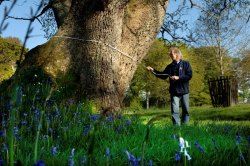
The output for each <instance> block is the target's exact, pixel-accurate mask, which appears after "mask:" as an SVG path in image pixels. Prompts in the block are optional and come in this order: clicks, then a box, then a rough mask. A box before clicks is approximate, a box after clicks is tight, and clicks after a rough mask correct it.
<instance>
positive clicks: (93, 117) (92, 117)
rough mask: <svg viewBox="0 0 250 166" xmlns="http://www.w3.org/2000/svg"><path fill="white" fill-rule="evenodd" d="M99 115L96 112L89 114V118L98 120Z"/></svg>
mask: <svg viewBox="0 0 250 166" xmlns="http://www.w3.org/2000/svg"><path fill="white" fill-rule="evenodd" d="M99 117H100V115H98V114H95V115H90V119H91V120H92V121H96V120H98V119H99Z"/></svg>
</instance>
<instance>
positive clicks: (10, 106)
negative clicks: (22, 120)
mask: <svg viewBox="0 0 250 166" xmlns="http://www.w3.org/2000/svg"><path fill="white" fill-rule="evenodd" d="M12 107H13V105H12V104H11V102H10V101H7V102H6V103H5V109H6V110H11V109H12Z"/></svg>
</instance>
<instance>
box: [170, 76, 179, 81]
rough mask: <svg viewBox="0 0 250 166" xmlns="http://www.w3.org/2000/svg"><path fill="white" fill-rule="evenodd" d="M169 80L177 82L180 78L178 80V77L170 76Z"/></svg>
mask: <svg viewBox="0 0 250 166" xmlns="http://www.w3.org/2000/svg"><path fill="white" fill-rule="evenodd" d="M170 79H171V80H179V79H180V78H179V76H171V77H170Z"/></svg>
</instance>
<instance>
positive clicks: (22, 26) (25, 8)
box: [0, 0, 198, 49]
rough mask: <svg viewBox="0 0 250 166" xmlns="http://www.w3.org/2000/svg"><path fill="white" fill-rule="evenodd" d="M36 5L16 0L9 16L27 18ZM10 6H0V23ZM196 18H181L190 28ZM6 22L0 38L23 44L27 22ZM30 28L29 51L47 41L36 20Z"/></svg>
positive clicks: (172, 3) (34, 1)
mask: <svg viewBox="0 0 250 166" xmlns="http://www.w3.org/2000/svg"><path fill="white" fill-rule="evenodd" d="M180 2H181V1H175V0H171V1H170V4H169V6H168V8H167V12H172V11H174V10H176V8H177V6H178V3H180ZM38 3H39V1H37V0H18V1H17V5H15V7H14V8H13V10H12V12H11V13H10V15H11V16H15V17H23V18H29V17H30V8H31V7H32V8H33V10H34V11H35V10H36V9H37V6H38ZM10 4H11V2H9V1H6V2H3V3H2V4H1V5H0V22H1V21H2V20H3V13H4V7H5V6H7V7H9V6H10ZM197 17H198V12H197V11H195V10H193V12H191V13H188V15H185V16H183V18H185V19H188V21H189V23H190V25H191V26H192V25H194V21H195V20H196V19H197ZM6 22H8V23H9V26H8V28H7V29H6V30H5V31H3V33H2V35H1V37H18V38H19V39H20V40H21V41H22V42H23V41H24V38H25V34H26V31H27V27H28V24H29V21H23V20H14V19H8V20H6ZM32 27H33V29H34V30H33V32H32V34H31V35H32V36H33V37H31V38H29V39H28V41H27V44H26V47H27V48H29V49H32V48H34V47H36V46H37V45H40V44H43V43H45V42H46V41H47V39H46V38H45V37H44V35H45V32H44V31H43V30H42V26H41V24H40V23H39V22H38V21H37V20H35V21H34V22H33V24H32ZM183 33H185V32H183Z"/></svg>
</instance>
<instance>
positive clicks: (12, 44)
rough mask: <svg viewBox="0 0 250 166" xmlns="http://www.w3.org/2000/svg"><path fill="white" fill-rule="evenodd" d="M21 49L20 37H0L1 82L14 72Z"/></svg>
mask: <svg viewBox="0 0 250 166" xmlns="http://www.w3.org/2000/svg"><path fill="white" fill-rule="evenodd" d="M21 50H22V43H21V41H20V40H19V39H18V38H14V37H8V38H1V37H0V83H1V82H2V81H3V80H5V79H8V78H10V77H11V76H12V75H13V74H14V72H15V70H16V61H17V60H18V59H19V55H20V53H21ZM25 52H27V49H25Z"/></svg>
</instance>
